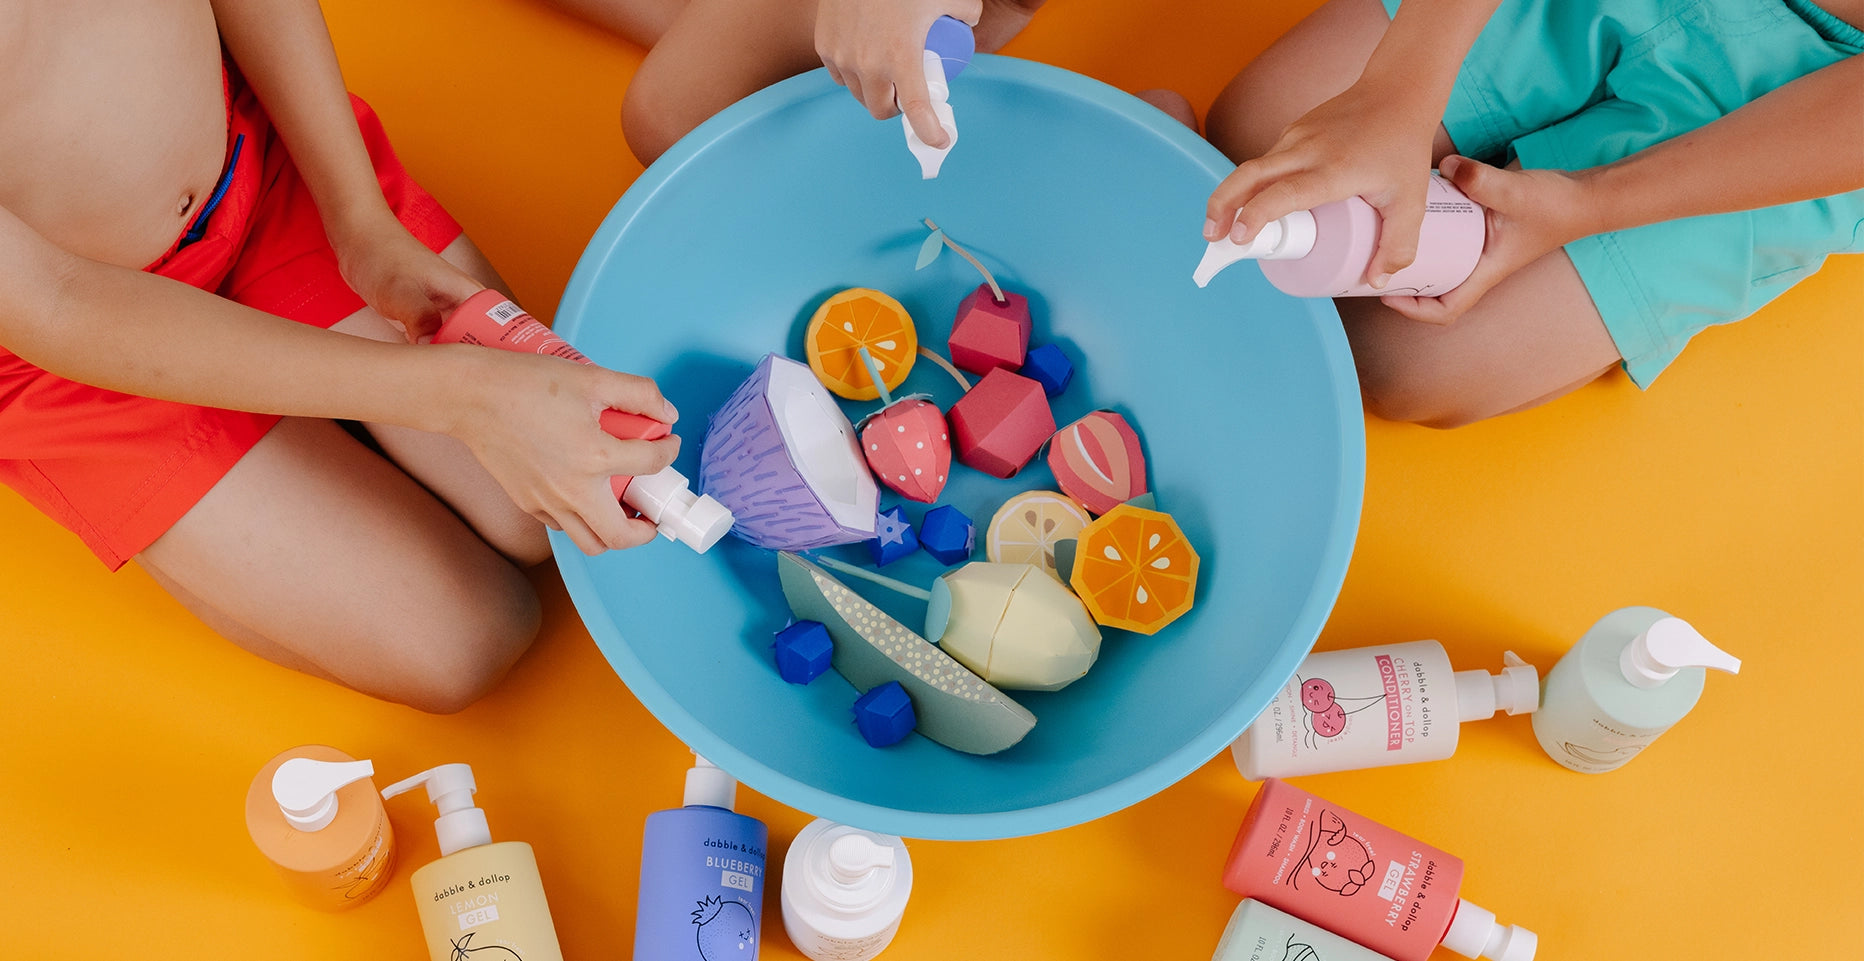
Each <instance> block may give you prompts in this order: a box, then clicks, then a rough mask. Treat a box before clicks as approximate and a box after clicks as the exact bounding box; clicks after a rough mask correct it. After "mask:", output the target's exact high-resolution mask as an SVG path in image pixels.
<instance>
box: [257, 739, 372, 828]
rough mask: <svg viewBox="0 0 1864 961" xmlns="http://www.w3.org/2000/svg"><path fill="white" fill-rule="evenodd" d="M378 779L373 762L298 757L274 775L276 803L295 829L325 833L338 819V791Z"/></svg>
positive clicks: (273, 785) (281, 766)
mask: <svg viewBox="0 0 1864 961" xmlns="http://www.w3.org/2000/svg"><path fill="white" fill-rule="evenodd" d="M373 776H375V765H374V764H372V763H371V762H369V761H345V762H341V763H339V762H336V761H318V760H313V759H312V758H308V757H294V758H292V759H291V760H289V761H286V762H285V763H283V764H280V765H279V766H278V770H276V771H273V772H272V800H274V801H277V802H278V811H279V813H280V814H283V815H284V816H285V820H286V821H288V822H290V823H291V826H292V827H294V828H297V829H298V830H300V831H321V830H323V829H324V828H326V827H328V826H329V825H330V822H331V821H334V820H336V817H337V789H339V788H342V787H344V786H345V785H349V784H354V783H355V782H357V781H360V780H362V779H363V778H366V777H373Z"/></svg>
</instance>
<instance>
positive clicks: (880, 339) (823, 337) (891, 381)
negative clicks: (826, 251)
mask: <svg viewBox="0 0 1864 961" xmlns="http://www.w3.org/2000/svg"><path fill="white" fill-rule="evenodd" d="M863 347H865V348H867V352H868V354H869V355H871V356H872V357H873V358H874V364H875V366H877V367H878V368H879V369H880V380H881V382H882V383H884V384H886V385H887V390H889V391H891V390H896V389H898V388H899V386H900V385H901V384H903V383H905V382H906V375H907V374H910V373H912V370H913V360H914V359H915V358H917V357H918V356H919V334H918V332H917V331H916V330H915V329H914V327H913V319H912V317H911V316H909V315H908V314H907V313H906V308H905V307H902V306H900V302H899V301H897V300H894V299H893V298H892V297H889V296H887V295H886V294H883V293H881V292H880V291H878V290H872V289H869V288H867V287H851V288H849V289H847V290H844V291H842V292H841V293H839V294H836V295H834V296H833V297H830V298H829V299H828V300H826V301H824V302H823V304H822V306H820V307H818V308H816V312H815V316H813V317H811V318H809V327H808V329H807V330H805V331H804V332H803V351H804V353H805V354H807V355H808V357H809V369H810V370H811V371H814V372H815V375H816V378H817V379H818V380H820V381H822V385H823V386H824V387H827V388H828V389H829V390H831V391H834V392H835V394H836V395H837V396H840V397H846V398H847V399H849V400H875V399H878V398H879V397H880V391H878V390H876V389H875V388H874V382H873V380H872V379H871V378H870V377H869V376H868V374H867V367H866V365H865V364H864V363H863V362H862V360H861V348H863Z"/></svg>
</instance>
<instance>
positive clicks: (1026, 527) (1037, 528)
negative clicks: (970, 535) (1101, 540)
mask: <svg viewBox="0 0 1864 961" xmlns="http://www.w3.org/2000/svg"><path fill="white" fill-rule="evenodd" d="M1087 520H1088V518H1087V511H1086V509H1084V508H1083V507H1082V506H1081V505H1080V504H1077V503H1075V501H1074V499H1073V498H1071V497H1069V496H1068V495H1066V494H1061V493H1057V492H1055V491H1026V492H1024V493H1021V494H1018V495H1016V496H1015V497H1012V498H1010V499H1009V500H1007V501H1005V502H1004V503H1003V506H1002V507H999V508H997V513H996V516H994V517H992V518H991V519H990V529H989V531H987V532H986V534H985V541H984V551H985V553H986V555H987V556H988V557H989V558H990V559H991V560H992V561H995V562H996V563H999V564H1034V565H1036V566H1037V567H1040V568H1042V569H1043V570H1045V571H1048V572H1049V573H1050V574H1051V575H1053V576H1054V577H1055V579H1056V580H1060V579H1061V577H1062V575H1061V574H1060V573H1059V572H1057V571H1056V570H1055V543H1056V542H1057V541H1065V540H1069V539H1071V538H1075V537H1079V536H1081V530H1082V528H1085V527H1086V526H1087Z"/></svg>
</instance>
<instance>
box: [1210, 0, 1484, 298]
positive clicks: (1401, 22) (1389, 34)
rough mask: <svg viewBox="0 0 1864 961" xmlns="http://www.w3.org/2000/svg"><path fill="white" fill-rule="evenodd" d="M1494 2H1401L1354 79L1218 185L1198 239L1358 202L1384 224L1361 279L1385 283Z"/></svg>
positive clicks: (1413, 240)
mask: <svg viewBox="0 0 1864 961" xmlns="http://www.w3.org/2000/svg"><path fill="white" fill-rule="evenodd" d="M1499 4H1500V0H1405V2H1404V4H1403V5H1402V6H1400V7H1399V8H1398V12H1397V13H1396V14H1395V15H1394V16H1393V17H1392V22H1391V25H1390V26H1389V27H1387V28H1386V30H1385V34H1384V36H1383V37H1382V38H1381V39H1380V40H1379V44H1378V47H1377V48H1376V49H1374V50H1373V52H1372V56H1371V58H1370V59H1369V60H1368V61H1367V62H1366V68H1365V70H1364V71H1363V72H1362V73H1361V74H1360V76H1359V79H1358V81H1357V82H1355V83H1354V84H1353V85H1352V86H1351V87H1349V88H1347V90H1346V91H1345V92H1343V93H1341V94H1340V95H1339V96H1337V97H1334V98H1333V99H1332V100H1329V101H1327V102H1326V103H1323V104H1321V105H1320V106H1318V107H1315V108H1314V109H1313V110H1310V111H1308V112H1307V113H1306V114H1304V115H1303V116H1302V117H1300V118H1299V119H1298V120H1296V121H1295V122H1294V123H1291V124H1289V125H1288V129H1287V130H1285V131H1283V132H1282V135H1281V138H1280V139H1279V140H1277V141H1276V142H1275V146H1274V147H1272V148H1271V149H1270V150H1269V151H1268V152H1267V153H1265V154H1263V155H1262V156H1260V157H1257V158H1255V159H1254V160H1250V161H1248V162H1246V163H1244V164H1242V165H1241V166H1239V167H1237V168H1236V171H1235V172H1234V173H1232V174H1230V176H1228V177H1226V178H1224V181H1223V183H1221V184H1219V185H1218V186H1217V189H1216V192H1214V193H1212V194H1211V195H1210V202H1209V204H1208V205H1207V207H1206V211H1205V216H1206V218H1207V219H1206V221H1205V223H1204V238H1205V239H1206V240H1216V239H1217V238H1219V237H1222V236H1223V234H1224V232H1225V231H1226V230H1227V231H1229V232H1230V234H1231V236H1232V237H1233V238H1234V239H1236V240H1237V241H1239V242H1241V241H1245V240H1248V239H1249V238H1251V237H1254V236H1255V235H1256V231H1258V230H1261V229H1262V226H1263V225H1264V224H1266V223H1268V222H1269V221H1271V220H1274V219H1276V218H1278V217H1281V216H1283V215H1285V214H1288V213H1290V212H1292V211H1296V210H1306V209H1309V208H1312V207H1317V206H1319V205H1321V204H1324V203H1328V202H1331V201H1335V200H1344V199H1346V198H1347V197H1353V196H1357V197H1360V198H1362V199H1364V200H1365V201H1366V203H1369V204H1371V205H1372V206H1373V207H1375V208H1377V209H1378V211H1379V214H1380V216H1381V218H1382V219H1383V223H1384V226H1383V229H1382V230H1381V231H1380V232H1379V249H1378V250H1377V251H1376V252H1375V253H1374V254H1373V258H1372V267H1371V270H1370V274H1371V276H1370V277H1369V278H1368V279H1369V280H1370V282H1371V283H1372V285H1373V286H1374V287H1383V286H1384V284H1385V281H1386V280H1387V279H1388V278H1390V276H1391V275H1392V274H1394V273H1396V272H1398V271H1399V270H1400V269H1402V268H1404V267H1406V266H1409V265H1410V263H1411V261H1412V260H1413V259H1415V257H1416V256H1417V235H1418V228H1419V225H1420V224H1422V223H1423V220H1424V196H1425V191H1426V186H1427V184H1426V181H1425V179H1424V178H1425V174H1426V173H1427V172H1428V171H1429V170H1430V161H1431V141H1432V139H1433V138H1434V137H1435V136H1436V132H1437V127H1438V125H1440V124H1441V123H1442V122H1443V112H1444V109H1445V108H1446V107H1447V106H1448V105H1449V102H1450V90H1451V87H1452V86H1453V85H1454V84H1455V82H1456V73H1457V71H1458V70H1459V69H1460V68H1461V67H1462V63H1463V57H1464V56H1465V55H1467V54H1468V52H1469V48H1470V46H1471V45H1472V44H1474V43H1475V42H1476V37H1477V36H1478V35H1479V34H1480V33H1481V32H1482V27H1483V25H1484V24H1486V23H1487V22H1488V19H1489V16H1490V15H1491V14H1493V13H1494V12H1495V8H1496V7H1497V6H1498V5H1499ZM1239 214H1240V216H1239ZM1232 225H1233V226H1232Z"/></svg>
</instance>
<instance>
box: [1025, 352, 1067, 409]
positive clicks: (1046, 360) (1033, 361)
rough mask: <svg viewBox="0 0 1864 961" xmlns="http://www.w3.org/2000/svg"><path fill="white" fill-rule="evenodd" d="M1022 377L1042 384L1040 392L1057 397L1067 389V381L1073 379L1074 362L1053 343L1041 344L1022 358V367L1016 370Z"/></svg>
mask: <svg viewBox="0 0 1864 961" xmlns="http://www.w3.org/2000/svg"><path fill="white" fill-rule="evenodd" d="M1017 373H1019V374H1022V375H1023V376H1024V377H1027V378H1029V379H1030V380H1033V381H1035V382H1036V383H1038V384H1041V385H1042V392H1043V393H1045V394H1047V395H1049V396H1050V397H1059V396H1061V392H1062V391H1064V390H1067V389H1068V382H1069V381H1071V380H1073V379H1074V363H1073V362H1072V361H1070V360H1069V359H1068V355H1067V354H1064V353H1062V351H1061V348H1060V347H1057V346H1055V345H1054V344H1043V345H1042V346H1040V347H1037V348H1036V349H1034V350H1032V351H1030V352H1029V356H1027V357H1024V358H1023V369H1022V370H1019V371H1017Z"/></svg>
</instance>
